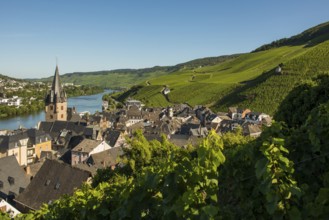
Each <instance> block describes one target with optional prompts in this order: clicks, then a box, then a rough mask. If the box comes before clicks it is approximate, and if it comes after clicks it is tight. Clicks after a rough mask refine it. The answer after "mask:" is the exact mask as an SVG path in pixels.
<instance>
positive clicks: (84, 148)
mask: <svg viewBox="0 0 329 220" xmlns="http://www.w3.org/2000/svg"><path fill="white" fill-rule="evenodd" d="M110 148H111V146H110V145H108V144H107V143H106V142H105V141H97V140H90V139H84V140H83V141H82V142H81V143H80V144H78V145H77V146H76V147H74V148H73V149H72V150H71V155H72V156H71V164H72V165H75V164H78V163H83V162H85V161H86V160H87V159H88V158H89V157H90V155H92V154H96V153H99V152H102V151H105V150H108V149H110Z"/></svg>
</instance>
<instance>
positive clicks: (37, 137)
mask: <svg viewBox="0 0 329 220" xmlns="http://www.w3.org/2000/svg"><path fill="white" fill-rule="evenodd" d="M27 136H28V137H29V139H30V141H31V143H32V144H38V143H42V142H46V141H49V140H51V136H50V135H49V134H48V133H46V132H44V131H40V130H37V129H35V128H31V129H28V130H27Z"/></svg>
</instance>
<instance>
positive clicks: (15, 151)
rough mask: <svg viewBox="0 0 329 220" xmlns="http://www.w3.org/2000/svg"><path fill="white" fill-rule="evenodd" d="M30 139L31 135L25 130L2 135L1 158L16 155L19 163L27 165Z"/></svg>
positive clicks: (0, 141)
mask: <svg viewBox="0 0 329 220" xmlns="http://www.w3.org/2000/svg"><path fill="white" fill-rule="evenodd" d="M28 141H29V137H28V136H27V133H26V132H23V131H18V132H16V133H14V134H12V135H5V136H0V158H2V157H7V156H11V155H15V157H16V159H17V161H18V163H19V165H20V166H26V165H27V143H28Z"/></svg>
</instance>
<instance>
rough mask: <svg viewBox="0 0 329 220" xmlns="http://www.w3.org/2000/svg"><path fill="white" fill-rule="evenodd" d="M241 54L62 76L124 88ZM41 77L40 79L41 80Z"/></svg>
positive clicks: (81, 82)
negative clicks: (174, 63)
mask: <svg viewBox="0 0 329 220" xmlns="http://www.w3.org/2000/svg"><path fill="white" fill-rule="evenodd" d="M239 55H240V54H233V55H227V56H218V57H206V58H200V59H195V60H191V61H188V62H185V63H180V64H177V65H175V66H155V67H151V68H143V69H117V70H109V71H96V72H74V73H67V74H64V75H62V76H61V80H62V81H63V82H64V83H74V84H76V85H96V86H100V87H103V88H111V89H122V88H130V87H131V86H134V85H137V84H143V83H146V81H147V80H148V79H152V78H156V77H159V76H163V75H168V74H171V73H172V72H175V71H178V70H181V69H194V68H196V67H200V66H212V65H216V64H218V63H221V62H224V61H226V60H229V59H233V58H236V57H238V56H239ZM39 80H40V79H38V81H39ZM51 80H52V76H51V77H48V78H44V79H41V81H51Z"/></svg>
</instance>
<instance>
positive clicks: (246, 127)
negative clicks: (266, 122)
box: [242, 123, 262, 136]
mask: <svg viewBox="0 0 329 220" xmlns="http://www.w3.org/2000/svg"><path fill="white" fill-rule="evenodd" d="M242 129H243V134H244V135H251V136H252V135H256V134H260V133H261V132H262V130H261V129H260V127H259V126H258V125H255V124H252V123H245V124H243V125H242Z"/></svg>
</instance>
